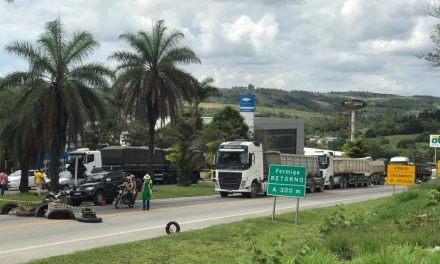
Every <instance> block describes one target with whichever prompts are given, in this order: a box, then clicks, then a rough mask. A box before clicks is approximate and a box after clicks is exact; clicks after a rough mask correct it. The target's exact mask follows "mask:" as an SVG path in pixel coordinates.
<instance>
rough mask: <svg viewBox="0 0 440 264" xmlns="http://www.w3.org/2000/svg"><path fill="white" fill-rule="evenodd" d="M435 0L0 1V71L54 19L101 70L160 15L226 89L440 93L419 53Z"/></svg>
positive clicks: (436, 73)
mask: <svg viewBox="0 0 440 264" xmlns="http://www.w3.org/2000/svg"><path fill="white" fill-rule="evenodd" d="M433 3H434V4H437V5H438V4H440V2H437V1H435V0H331V1H330V0H242V1H238V0H192V1H183V0H180V1H178V0H38V1H30V0H15V2H14V3H13V4H7V3H5V2H4V1H1V2H0V76H5V75H6V74H8V73H10V72H12V71H21V70H26V68H27V65H26V63H25V61H23V60H22V59H20V58H18V57H17V56H15V55H13V54H8V53H7V52H6V50H5V46H6V45H8V44H10V43H12V42H14V41H17V40H26V41H31V42H34V41H35V40H36V39H37V38H38V36H39V35H40V34H41V33H43V32H44V30H45V24H46V23H47V22H49V21H52V20H55V19H56V18H58V17H60V18H61V21H62V23H63V25H64V27H65V29H66V31H67V32H68V33H69V34H71V33H73V32H77V31H87V32H89V33H91V34H92V35H93V36H94V37H95V39H96V40H97V41H99V43H100V47H99V48H98V49H97V50H96V51H95V53H94V54H93V55H92V56H91V57H90V58H89V59H90V61H91V62H92V61H93V62H95V61H98V62H102V63H105V64H106V65H108V66H109V67H114V66H115V63H114V62H113V61H109V60H108V59H107V58H108V57H109V56H110V55H112V53H113V52H115V51H119V50H129V47H128V46H127V45H126V43H125V42H124V41H122V40H120V39H119V35H121V34H123V33H137V32H139V31H141V30H142V31H149V30H151V27H152V24H153V23H154V22H155V21H158V20H160V19H163V20H165V24H166V26H167V27H168V28H169V29H170V31H172V30H179V31H181V32H182V33H184V35H185V38H184V39H183V40H182V42H181V44H182V46H187V47H189V48H191V49H193V50H194V51H195V53H196V54H197V55H198V56H199V58H200V60H201V64H196V65H190V66H187V67H185V68H186V70H188V71H189V72H191V73H192V74H193V75H194V76H195V77H197V78H198V79H199V80H201V79H203V78H205V77H212V78H214V80H215V85H216V86H218V87H220V88H230V87H234V86H247V85H248V84H253V85H254V86H255V87H265V88H276V89H282V90H288V91H290V90H305V91H312V92H329V91H369V92H377V93H390V94H398V95H404V96H408V95H431V96H438V97H440V89H438V87H437V83H438V81H439V78H440V68H433V67H431V66H430V65H429V64H428V63H427V62H426V61H425V60H424V59H420V58H419V57H420V55H424V54H427V53H428V52H431V51H434V50H435V48H436V46H435V45H434V43H433V42H432V40H431V38H430V36H431V35H432V33H433V30H434V25H435V24H437V23H440V19H436V18H433V17H432V16H429V15H428V10H429V8H430V6H431V5H432V4H433Z"/></svg>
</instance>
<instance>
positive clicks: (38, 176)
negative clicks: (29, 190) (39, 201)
mask: <svg viewBox="0 0 440 264" xmlns="http://www.w3.org/2000/svg"><path fill="white" fill-rule="evenodd" d="M34 182H35V186H37V192H36V193H35V195H38V196H40V194H41V191H42V189H43V169H40V170H38V171H36V172H35V173H34Z"/></svg>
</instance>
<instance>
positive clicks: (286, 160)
mask: <svg viewBox="0 0 440 264" xmlns="http://www.w3.org/2000/svg"><path fill="white" fill-rule="evenodd" d="M270 164H284V165H293V166H306V167H307V172H308V173H307V174H308V175H307V183H306V188H307V190H308V191H309V192H314V191H315V190H318V191H322V190H323V189H324V180H323V178H322V176H321V175H320V172H319V166H318V158H317V157H310V156H304V155H295V154H285V153H280V152H277V151H267V152H263V146H262V144H261V143H259V142H254V141H245V140H234V141H228V142H223V143H221V144H220V146H219V149H218V151H217V153H216V155H215V168H216V170H215V190H216V191H217V192H219V193H220V195H221V196H222V197H227V196H228V195H229V194H232V193H241V194H242V195H243V196H246V197H252V198H254V197H257V196H258V195H259V194H266V192H267V178H268V173H269V165H270Z"/></svg>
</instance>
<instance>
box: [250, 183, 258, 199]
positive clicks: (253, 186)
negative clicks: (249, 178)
mask: <svg viewBox="0 0 440 264" xmlns="http://www.w3.org/2000/svg"><path fill="white" fill-rule="evenodd" d="M258 189H259V188H258V183H256V182H253V183H252V184H251V193H250V196H251V198H255V197H257V196H258V193H259V190H258Z"/></svg>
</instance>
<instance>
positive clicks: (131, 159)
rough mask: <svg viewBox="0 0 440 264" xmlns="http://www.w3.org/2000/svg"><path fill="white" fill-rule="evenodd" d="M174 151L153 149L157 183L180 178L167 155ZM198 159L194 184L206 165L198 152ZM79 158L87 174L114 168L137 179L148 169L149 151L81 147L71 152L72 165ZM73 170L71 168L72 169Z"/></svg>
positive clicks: (137, 148) (70, 163) (127, 148)
mask: <svg viewBox="0 0 440 264" xmlns="http://www.w3.org/2000/svg"><path fill="white" fill-rule="evenodd" d="M170 152H171V149H160V148H156V149H155V150H154V160H153V164H152V165H153V171H154V178H153V182H154V183H162V184H173V183H176V181H177V174H176V171H175V169H174V168H173V167H172V166H171V164H170V162H169V161H168V160H166V159H165V156H166V155H168V154H169V153H170ZM198 154H199V155H198V156H197V159H196V164H197V165H196V168H195V169H194V171H193V172H192V178H191V182H192V183H197V182H198V181H199V179H200V170H202V169H203V168H204V164H205V162H204V157H203V155H202V153H201V152H200V153H198ZM76 158H78V160H79V161H80V167H82V168H83V171H85V174H86V175H90V174H91V173H93V172H95V171H99V170H106V171H115V170H120V171H124V172H129V173H132V174H133V175H135V176H136V177H138V178H141V177H142V176H143V175H145V174H146V173H147V172H148V169H149V168H148V166H149V160H150V159H149V151H148V147H130V146H109V147H105V148H103V149H101V150H89V149H78V150H76V151H72V152H70V153H69V156H68V160H69V161H70V162H69V165H68V166H69V167H70V166H75V160H76ZM70 171H72V168H70Z"/></svg>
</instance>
